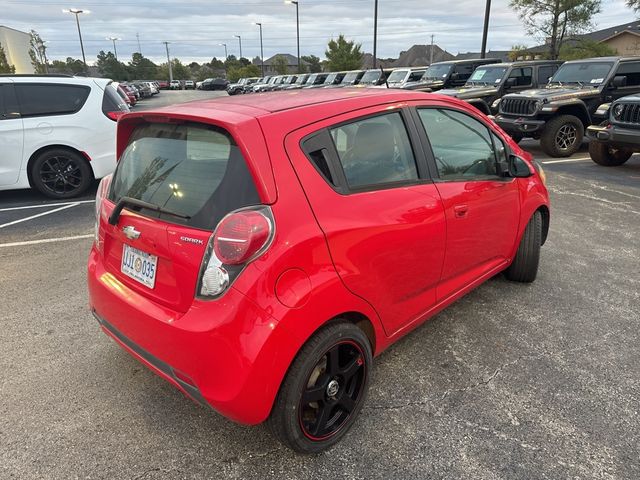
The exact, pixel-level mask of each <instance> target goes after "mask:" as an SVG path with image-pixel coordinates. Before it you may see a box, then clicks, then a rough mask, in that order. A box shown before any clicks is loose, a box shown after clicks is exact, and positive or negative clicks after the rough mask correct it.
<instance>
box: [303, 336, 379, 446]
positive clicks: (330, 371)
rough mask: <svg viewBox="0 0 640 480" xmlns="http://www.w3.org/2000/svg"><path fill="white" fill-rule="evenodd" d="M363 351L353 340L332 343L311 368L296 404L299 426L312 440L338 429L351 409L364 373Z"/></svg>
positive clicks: (359, 392) (357, 398)
mask: <svg viewBox="0 0 640 480" xmlns="http://www.w3.org/2000/svg"><path fill="white" fill-rule="evenodd" d="M364 362H365V359H364V352H363V351H362V349H361V348H360V347H359V346H358V344H356V343H355V342H351V341H344V342H340V343H337V344H336V345H334V346H333V347H331V348H330V349H329V350H328V351H327V352H326V353H325V354H324V355H323V356H322V358H321V359H320V360H319V361H318V363H317V364H316V366H315V367H314V368H313V370H312V371H311V374H310V375H309V378H308V380H307V385H306V388H305V389H304V391H303V392H302V395H301V398H300V405H299V407H298V418H299V421H300V427H301V428H302V431H303V432H304V434H305V435H306V436H307V437H308V438H309V439H311V440H314V441H318V440H325V439H327V438H329V437H330V436H332V435H334V434H335V433H337V432H338V431H339V430H340V428H342V427H343V426H344V424H345V423H346V422H347V420H348V419H349V417H350V416H351V414H352V413H353V411H354V409H355V406H356V404H357V403H358V400H359V399H360V395H361V394H362V391H363V386H364V383H365V378H366V375H367V372H366V367H365V363H364Z"/></svg>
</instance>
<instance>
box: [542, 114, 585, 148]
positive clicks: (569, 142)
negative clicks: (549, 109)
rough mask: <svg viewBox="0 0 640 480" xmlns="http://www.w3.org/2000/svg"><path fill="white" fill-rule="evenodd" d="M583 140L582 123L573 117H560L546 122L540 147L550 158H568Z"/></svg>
mask: <svg viewBox="0 0 640 480" xmlns="http://www.w3.org/2000/svg"><path fill="white" fill-rule="evenodd" d="M583 138H584V125H582V121H581V120H580V119H579V118H578V117H574V116H573V115H560V116H559V117H556V118H554V119H552V120H549V121H548V122H547V125H546V126H545V129H544V132H542V136H541V137H540V147H542V151H544V153H546V154H547V155H549V156H550V157H555V158H557V157H570V156H571V155H573V154H574V153H576V152H577V151H578V149H579V148H580V146H581V145H582V139H583Z"/></svg>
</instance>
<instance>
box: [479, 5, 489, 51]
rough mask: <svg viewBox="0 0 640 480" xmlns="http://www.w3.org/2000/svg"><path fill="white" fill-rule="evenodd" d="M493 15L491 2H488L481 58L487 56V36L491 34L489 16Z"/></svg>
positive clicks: (485, 12)
mask: <svg viewBox="0 0 640 480" xmlns="http://www.w3.org/2000/svg"><path fill="white" fill-rule="evenodd" d="M490 15H491V0H487V5H486V8H485V11H484V28H483V29H482V49H481V50H480V58H485V57H486V56H487V36H488V33H489V16H490Z"/></svg>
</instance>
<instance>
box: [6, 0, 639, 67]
mask: <svg viewBox="0 0 640 480" xmlns="http://www.w3.org/2000/svg"><path fill="white" fill-rule="evenodd" d="M73 2H75V3H73ZM73 2H70V3H67V2H62V3H60V2H57V1H55V0H40V1H39V0H0V11H1V12H2V15H1V18H0V23H1V24H4V25H6V26H9V27H12V28H16V29H18V30H24V31H29V30H30V29H35V30H36V31H38V32H39V33H40V35H41V36H42V38H43V39H44V40H46V41H48V43H47V47H48V50H47V53H48V57H49V58H50V59H64V58H66V57H68V56H72V57H75V58H81V53H80V45H79V41H78V32H77V29H76V25H75V20H74V17H73V15H70V14H64V13H62V9H63V8H69V7H73V8H83V9H88V10H90V13H89V14H88V15H81V16H80V23H81V28H82V34H83V40H84V45H85V52H86V55H87V62H89V63H93V62H94V61H95V56H96V54H97V53H98V52H99V51H100V50H113V47H112V45H111V41H109V40H106V39H105V38H106V37H111V36H115V37H120V38H121V39H122V40H120V41H118V42H117V49H118V57H119V58H120V60H125V61H128V60H130V58H131V54H132V52H136V51H138V43H137V39H136V33H137V34H139V38H140V46H141V50H142V53H143V54H144V55H145V56H147V57H149V58H151V59H152V60H153V61H155V62H163V61H166V55H165V51H164V45H163V44H162V43H161V42H162V41H169V42H171V43H170V45H169V48H170V51H171V55H172V56H175V57H178V58H180V59H181V60H182V61H185V62H190V61H194V60H195V61H197V62H203V61H209V60H211V58H212V57H214V56H215V57H218V58H221V59H223V58H224V47H222V46H220V45H219V44H220V43H226V44H227V48H228V52H229V55H236V56H237V55H238V54H239V45H238V39H237V38H235V37H234V35H240V36H241V37H242V53H243V55H244V56H245V57H249V58H252V57H255V56H256V55H259V54H260V40H259V30H258V27H257V26H255V25H253V22H262V24H263V37H264V55H265V58H267V57H269V56H271V55H274V54H276V53H291V54H293V55H295V54H296V23H295V13H296V12H295V10H296V9H295V6H294V5H286V4H285V3H284V1H282V0H265V1H259V0H245V1H241V0H219V1H214V0H208V1H205V0H191V1H181V0H172V1H167V0H135V1H134V0H120V1H117V2H106V1H98V0H84V1H82V0H77V2H76V0H73ZM484 4H485V2H484V0H422V1H418V0H415V1H414V0H379V11H378V56H379V57H397V56H398V55H399V52H400V51H402V50H406V49H407V48H409V47H410V46H411V45H414V44H427V43H429V42H430V41H431V38H430V36H431V34H434V35H435V43H436V44H437V45H439V46H440V47H442V48H444V49H445V50H447V51H449V52H451V53H453V54H456V53H458V52H467V51H479V50H480V43H481V37H482V23H483V16H484ZM373 5H374V1H373V0H300V3H299V6H300V37H301V38H300V49H301V54H302V55H308V54H314V55H317V56H319V57H320V58H324V50H325V47H326V44H327V41H328V40H329V39H330V38H331V37H336V36H337V35H339V34H340V33H343V34H345V35H346V36H347V37H348V38H350V39H354V40H356V41H357V42H359V43H362V47H363V50H364V51H365V52H371V51H372V45H373ZM508 5H509V1H508V0H493V6H492V14H491V23H490V31H489V40H488V47H489V48H490V49H492V50H507V49H509V48H510V47H511V46H512V45H514V44H524V45H527V46H533V45H537V44H539V43H541V42H540V40H541V39H540V38H534V37H529V36H527V34H526V33H525V32H524V29H523V28H522V23H521V22H520V20H519V19H518V17H517V15H516V14H515V13H514V12H513V11H512V10H511V9H510V8H509V6H508ZM602 5H603V8H602V13H600V14H598V15H597V16H596V17H595V23H596V27H597V28H599V29H600V28H607V27H611V26H615V25H619V24H622V23H625V22H630V21H632V20H634V19H635V18H636V15H635V14H634V13H633V12H632V11H631V10H629V9H628V8H626V7H625V5H624V0H603V2H602Z"/></svg>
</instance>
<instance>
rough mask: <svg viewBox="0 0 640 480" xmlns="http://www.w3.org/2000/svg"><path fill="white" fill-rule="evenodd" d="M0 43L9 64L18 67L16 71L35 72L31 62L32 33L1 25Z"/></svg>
mask: <svg viewBox="0 0 640 480" xmlns="http://www.w3.org/2000/svg"><path fill="white" fill-rule="evenodd" d="M0 45H2V49H3V50H4V53H5V56H6V57H7V62H8V63H9V65H13V66H14V67H16V73H35V69H34V68H33V65H32V63H31V57H30V56H29V50H30V49H31V35H30V34H29V33H26V32H21V31H20V30H16V29H14V28H10V27H5V26H2V25H0Z"/></svg>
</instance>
